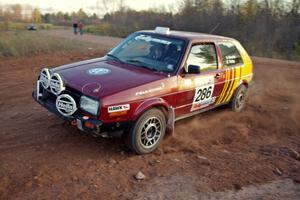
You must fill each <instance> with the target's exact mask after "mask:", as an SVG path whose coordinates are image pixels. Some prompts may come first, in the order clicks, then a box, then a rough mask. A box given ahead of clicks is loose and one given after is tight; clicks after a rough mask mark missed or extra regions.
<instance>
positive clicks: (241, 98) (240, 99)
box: [230, 85, 248, 112]
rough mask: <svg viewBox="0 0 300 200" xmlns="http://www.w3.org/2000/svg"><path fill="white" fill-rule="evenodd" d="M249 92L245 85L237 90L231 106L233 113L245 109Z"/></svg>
mask: <svg viewBox="0 0 300 200" xmlns="http://www.w3.org/2000/svg"><path fill="white" fill-rule="evenodd" d="M247 91H248V89H247V87H246V86H245V85H241V86H240V87H238V88H237V90H236V92H235V94H234V96H233V98H232V101H231V104H230V107H231V109H232V110H233V111H235V112H240V111H241V110H242V109H243V108H244V107H245V104H246V98H247Z"/></svg>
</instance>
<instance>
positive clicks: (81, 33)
mask: <svg viewBox="0 0 300 200" xmlns="http://www.w3.org/2000/svg"><path fill="white" fill-rule="evenodd" d="M83 27H84V24H83V23H82V22H79V24H78V28H79V33H80V35H83Z"/></svg>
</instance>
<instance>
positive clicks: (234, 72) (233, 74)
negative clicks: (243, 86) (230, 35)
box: [216, 41, 244, 105]
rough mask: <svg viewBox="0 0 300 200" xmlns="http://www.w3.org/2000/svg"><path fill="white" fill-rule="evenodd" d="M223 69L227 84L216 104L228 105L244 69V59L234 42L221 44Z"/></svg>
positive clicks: (219, 45) (219, 44) (225, 83)
mask: <svg viewBox="0 0 300 200" xmlns="http://www.w3.org/2000/svg"><path fill="white" fill-rule="evenodd" d="M217 48H219V49H220V53H221V57H222V62H223V69H224V70H225V82H224V87H223V90H222V92H221V93H220V95H219V97H218V99H217V101H216V104H217V105H220V104H224V103H228V102H229V101H230V100H231V97H232V95H233V93H234V91H235V88H236V87H237V86H238V84H239V82H240V80H241V74H242V70H243V67H244V63H243V60H242V57H241V55H240V53H239V51H238V49H237V48H236V46H235V45H234V43H233V42H230V41H224V42H219V43H218V47H217Z"/></svg>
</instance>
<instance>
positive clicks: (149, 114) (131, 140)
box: [126, 109, 167, 154]
mask: <svg viewBox="0 0 300 200" xmlns="http://www.w3.org/2000/svg"><path fill="white" fill-rule="evenodd" d="M166 126H167V125H166V117H165V115H164V114H163V113H162V112H161V111H160V110H159V109H150V110H148V111H146V112H144V113H143V114H142V115H141V116H140V117H139V118H138V120H137V121H136V122H135V123H134V125H133V126H132V127H131V129H130V131H129V132H128V133H127V135H126V145H127V146H128V148H129V149H131V150H132V151H134V152H135V153H137V154H148V153H151V152H153V151H155V150H156V149H157V147H158V146H159V144H160V142H161V140H162V139H163V138H164V135H165V132H166Z"/></svg>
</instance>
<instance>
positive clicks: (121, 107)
mask: <svg viewBox="0 0 300 200" xmlns="http://www.w3.org/2000/svg"><path fill="white" fill-rule="evenodd" d="M107 110H108V113H114V112H121V111H126V110H130V104H123V105H115V106H109V107H108V109H107Z"/></svg>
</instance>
